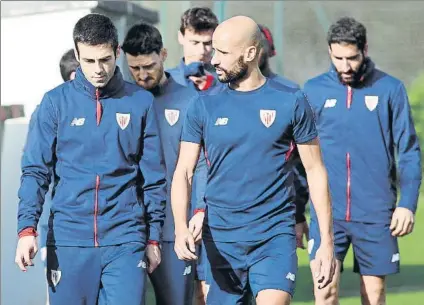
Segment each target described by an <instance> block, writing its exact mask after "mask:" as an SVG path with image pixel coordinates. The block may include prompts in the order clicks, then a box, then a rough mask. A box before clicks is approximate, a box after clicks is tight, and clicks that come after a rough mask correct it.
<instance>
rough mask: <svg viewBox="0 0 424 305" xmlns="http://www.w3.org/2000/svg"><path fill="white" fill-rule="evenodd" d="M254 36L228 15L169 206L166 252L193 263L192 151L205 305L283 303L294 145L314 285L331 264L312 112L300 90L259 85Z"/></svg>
mask: <svg viewBox="0 0 424 305" xmlns="http://www.w3.org/2000/svg"><path fill="white" fill-rule="evenodd" d="M260 41H261V32H260V29H259V27H258V25H257V24H256V23H255V22H254V21H253V20H252V19H250V18H248V17H245V16H237V17H233V18H230V19H229V20H227V21H225V22H223V23H222V24H220V25H219V26H218V27H217V29H216V31H215V32H214V34H213V49H214V51H215V53H214V56H213V58H212V61H211V62H212V64H213V65H214V66H215V68H216V71H217V75H218V78H219V81H220V82H223V83H227V84H226V85H225V86H224V88H223V90H221V91H220V92H218V93H216V94H208V95H202V96H200V97H199V99H198V100H197V101H196V102H195V103H192V104H191V105H190V108H189V110H188V112H187V118H186V120H185V122H184V127H183V133H182V136H181V147H180V154H179V159H178V163H177V167H176V170H175V174H174V180H173V184H172V191H171V198H172V199H171V202H172V207H173V212H174V219H175V235H176V236H175V251H176V252H177V255H178V257H179V258H180V259H183V260H193V259H196V256H195V255H194V253H193V252H194V251H195V247H194V240H195V237H193V234H192V233H191V232H190V230H189V228H187V216H186V215H187V209H188V202H189V198H190V197H189V193H190V192H189V180H188V178H187V177H190V176H191V175H192V173H193V171H194V170H195V167H196V162H197V158H198V156H199V154H200V150H201V145H202V143H204V145H205V149H206V151H207V152H208V154H207V159H208V161H207V162H208V165H209V171H208V183H207V185H206V193H205V200H206V206H207V209H206V216H205V219H204V226H203V232H202V233H203V240H204V243H205V248H206V252H207V256H208V259H209V261H210V264H211V274H210V275H211V276H210V277H209V276H208V277H207V281H208V282H209V283H210V290H209V293H208V296H207V304H245V303H246V302H248V300H249V299H250V295H251V294H253V295H254V297H255V298H256V302H257V304H258V305H264V304H267V305H269V304H271V305H274V304H275V305H276V304H278V305H280V304H289V303H290V300H291V296H292V295H293V292H294V287H295V280H296V273H297V255H296V237H295V229H294V227H295V217H294V214H295V209H296V207H295V204H294V195H295V194H294V193H295V190H294V186H293V183H292V179H293V177H292V175H293V173H292V170H291V164H290V162H287V160H286V158H285V155H286V154H287V152H289V150H290V143H291V142H292V141H295V142H296V144H297V145H298V149H299V154H300V156H301V158H302V162H303V164H304V166H305V170H306V172H307V175H308V183H309V188H310V192H311V197H312V202H313V203H314V204H315V208H316V210H318V212H317V213H318V219H319V224H320V228H321V238H322V240H323V243H321V247H320V249H319V250H318V253H317V257H318V259H319V262H320V264H319V267H320V268H319V269H317V278H318V279H319V281H320V283H321V285H322V287H325V286H326V285H327V284H328V283H329V282H331V279H332V274H333V271H334V270H333V269H334V264H335V262H334V259H333V241H332V239H333V237H332V235H333V234H332V221H331V220H332V216H331V203H330V197H329V191H328V185H327V176H326V170H325V167H324V165H323V163H322V160H321V153H320V147H319V143H318V140H317V132H316V130H315V124H314V118H313V114H312V110H311V109H310V107H309V105H308V102H307V101H306V99H305V97H304V95H303V94H302V92H301V91H296V92H293V90H290V89H288V87H287V86H282V85H281V84H279V83H277V82H274V81H272V80H269V79H267V78H266V77H264V76H263V75H262V74H261V72H260V69H259V65H258V62H259V50H260Z"/></svg>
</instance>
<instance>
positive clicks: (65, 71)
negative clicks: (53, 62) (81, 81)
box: [59, 49, 79, 82]
mask: <svg viewBox="0 0 424 305" xmlns="http://www.w3.org/2000/svg"><path fill="white" fill-rule="evenodd" d="M78 67H79V62H78V60H77V59H76V58H75V51H74V49H70V50H68V51H66V52H65V54H63V56H62V58H61V59H60V62H59V68H60V75H62V78H63V81H64V82H67V81H69V80H73V79H74V78H75V73H76V71H77V68H78Z"/></svg>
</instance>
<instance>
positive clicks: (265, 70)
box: [261, 63, 273, 77]
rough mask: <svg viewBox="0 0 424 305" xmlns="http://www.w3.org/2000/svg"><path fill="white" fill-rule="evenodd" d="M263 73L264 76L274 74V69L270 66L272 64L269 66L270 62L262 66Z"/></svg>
mask: <svg viewBox="0 0 424 305" xmlns="http://www.w3.org/2000/svg"><path fill="white" fill-rule="evenodd" d="M261 73H262V75H263V76H265V77H269V76H270V75H272V74H273V72H272V70H271V68H270V66H269V64H268V63H265V64H264V65H263V67H262V68H261Z"/></svg>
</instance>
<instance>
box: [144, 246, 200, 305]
mask: <svg viewBox="0 0 424 305" xmlns="http://www.w3.org/2000/svg"><path fill="white" fill-rule="evenodd" d="M174 245H175V243H174V242H163V244H162V250H161V255H162V261H161V263H160V264H159V266H158V267H157V268H156V269H155V271H153V273H152V274H151V275H150V281H151V282H152V285H153V288H154V290H155V297H156V304H157V305H168V304H173V305H191V304H192V302H193V301H192V300H193V292H194V272H195V270H194V269H195V268H194V266H195V265H194V262H185V261H182V260H179V259H178V257H177V254H176V253H175V250H174Z"/></svg>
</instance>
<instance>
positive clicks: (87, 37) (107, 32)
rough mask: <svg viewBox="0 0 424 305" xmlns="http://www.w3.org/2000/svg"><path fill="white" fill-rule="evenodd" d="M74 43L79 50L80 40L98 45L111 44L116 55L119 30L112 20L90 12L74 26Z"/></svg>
mask: <svg viewBox="0 0 424 305" xmlns="http://www.w3.org/2000/svg"><path fill="white" fill-rule="evenodd" d="M73 36H74V44H75V49H76V50H77V52H78V56H79V50H78V42H81V43H84V44H88V45H91V46H97V45H102V44H110V45H111V46H112V48H113V51H114V52H115V55H116V50H117V49H118V31H117V29H116V27H115V25H114V24H113V22H112V20H110V19H109V18H108V17H106V16H104V15H101V14H88V15H86V16H84V17H82V18H81V19H80V20H78V22H77V23H76V24H75V27H74V34H73Z"/></svg>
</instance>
